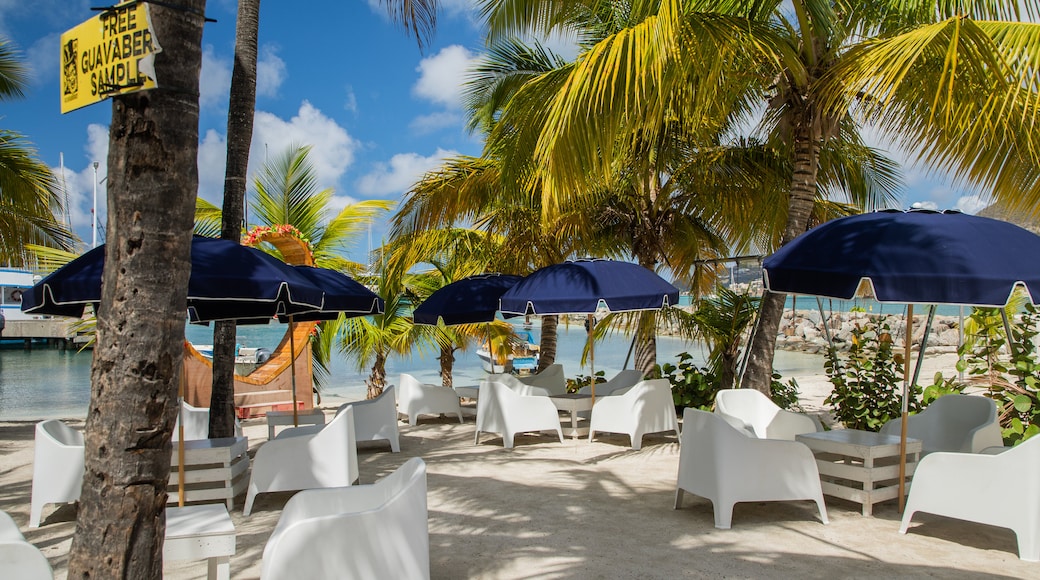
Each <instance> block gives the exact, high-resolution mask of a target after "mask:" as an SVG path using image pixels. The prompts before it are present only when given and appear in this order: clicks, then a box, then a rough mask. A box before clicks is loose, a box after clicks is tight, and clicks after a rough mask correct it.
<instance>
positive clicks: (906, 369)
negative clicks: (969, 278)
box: [899, 304, 914, 513]
mask: <svg viewBox="0 0 1040 580" xmlns="http://www.w3.org/2000/svg"><path fill="white" fill-rule="evenodd" d="M913 336H914V305H913V304H907V305H906V336H905V337H904V338H903V343H904V345H903V347H904V351H905V352H904V354H903V414H902V422H901V423H900V430H899V513H903V508H904V507H905V505H906V497H905V495H904V494H905V493H906V425H907V418H908V415H907V413H908V411H909V409H910V402H909V401H908V400H907V395H908V394H909V393H910V345H911V343H912V342H913Z"/></svg>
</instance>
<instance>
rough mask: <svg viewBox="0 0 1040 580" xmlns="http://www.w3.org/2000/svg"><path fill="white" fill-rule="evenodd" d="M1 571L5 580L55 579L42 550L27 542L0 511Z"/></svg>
mask: <svg viewBox="0 0 1040 580" xmlns="http://www.w3.org/2000/svg"><path fill="white" fill-rule="evenodd" d="M0 571H2V574H3V577H4V578H17V579H18V580H37V579H40V580H42V579H47V580H50V579H51V578H54V571H53V570H52V569H51V564H50V562H48V561H47V558H46V557H44V555H43V554H42V553H41V552H40V550H39V549H38V548H37V547H36V546H34V545H32V544H30V543H29V542H27V541H25V537H24V536H22V532H21V531H20V530H19V529H18V526H17V525H16V524H15V523H14V520H12V519H11V516H9V515H7V512H5V511H3V510H0Z"/></svg>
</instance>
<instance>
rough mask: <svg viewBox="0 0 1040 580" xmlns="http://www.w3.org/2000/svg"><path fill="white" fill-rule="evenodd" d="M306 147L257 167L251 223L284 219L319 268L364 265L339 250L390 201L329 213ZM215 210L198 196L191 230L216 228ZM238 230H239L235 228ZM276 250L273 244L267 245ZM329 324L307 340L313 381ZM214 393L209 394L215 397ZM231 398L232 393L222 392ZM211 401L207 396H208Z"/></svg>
mask: <svg viewBox="0 0 1040 580" xmlns="http://www.w3.org/2000/svg"><path fill="white" fill-rule="evenodd" d="M309 152H310V147H300V146H290V147H289V148H288V149H287V150H286V151H285V152H284V153H283V154H281V155H275V156H273V157H271V159H269V160H268V161H267V162H266V163H265V164H264V165H263V166H262V167H261V168H260V170H259V172H258V175H257V177H256V180H255V182H254V187H255V189H256V198H255V199H254V200H253V202H252V204H251V206H250V208H251V211H252V214H253V215H254V216H255V219H256V221H257V222H258V226H257V227H261V228H262V227H275V226H279V225H283V224H288V225H291V226H293V227H295V228H296V230H297V231H298V232H300V235H301V237H302V238H303V239H304V240H305V241H306V242H307V244H308V246H309V249H310V251H311V253H312V255H313V257H314V263H315V265H316V266H318V267H321V268H329V269H332V270H337V271H340V272H349V273H352V274H355V275H356V274H358V273H359V272H361V271H362V270H363V269H364V266H363V265H362V264H358V263H356V262H353V261H351V260H348V259H347V258H345V257H344V251H345V250H346V249H347V247H348V246H349V245H350V244H351V243H353V242H354V241H355V240H356V239H357V238H358V236H360V235H362V234H363V233H364V232H365V231H366V228H367V227H368V225H369V224H370V223H372V221H373V220H374V219H376V218H377V217H378V216H380V215H382V214H383V213H385V212H387V211H389V210H390V209H391V208H392V207H393V202H391V201H388V200H367V201H362V202H358V203H356V204H351V205H348V206H346V207H344V208H343V209H342V210H341V211H340V212H339V213H338V214H336V215H334V216H332V217H331V218H330V217H329V213H330V210H329V205H330V203H331V201H332V196H333V194H334V191H333V190H332V189H323V190H319V189H318V185H317V174H316V173H315V171H314V167H313V166H312V165H311V163H310V161H309V159H308V155H309ZM221 218H222V216H221V211H220V209H219V208H217V207H216V206H214V205H213V204H211V203H209V202H207V201H205V200H203V199H201V198H199V199H198V201H197V202H196V211H195V233H197V234H201V235H212V234H213V233H215V232H216V231H218V230H219V228H220V224H221V223H222V222H223V220H222V219H221ZM239 235H240V236H241V233H240V234H239ZM267 249H268V250H269V251H271V252H272V253H277V250H274V249H273V248H267ZM328 327H329V325H328V324H327V323H323V324H321V325H319V339H318V340H315V341H313V342H312V344H311V346H312V354H313V356H314V362H315V371H316V372H315V381H316V382H317V384H318V385H319V387H320V386H321V385H322V384H323V381H324V379H325V377H327V376H328V368H329V367H328V365H329V364H330V361H331V351H330V350H329V346H330V345H331V342H330V341H331V337H329V338H327V339H324V340H323V339H321V338H320V337H321V336H322V333H327V332H329V328H328ZM215 396H216V395H214V397H215ZM228 397H229V400H231V399H233V393H231V394H229V395H228ZM211 401H212V399H211Z"/></svg>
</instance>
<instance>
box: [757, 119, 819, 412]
mask: <svg viewBox="0 0 1040 580" xmlns="http://www.w3.org/2000/svg"><path fill="white" fill-rule="evenodd" d="M813 126H814V124H813V121H812V114H811V113H810V112H806V113H804V114H803V115H802V116H801V117H800V118H799V122H797V123H796V124H795V137H794V177H793V179H792V181H791V198H790V200H788V206H787V226H786V228H785V229H784V237H783V239H782V240H781V244H786V243H787V242H790V241H791V240H793V239H795V238H796V237H798V235H799V234H801V233H803V232H805V229H806V228H807V227H808V225H809V216H810V215H811V214H812V209H813V202H814V201H815V199H816V173H817V168H818V167H819V157H820V144H819V139H818V138H817V136H816V132H815V131H814V130H813ZM785 299H786V295H784V294H774V293H772V292H766V294H765V295H764V296H763V297H762V304H761V306H760V307H759V308H760V310H759V315H758V323H757V325H756V328H755V335H754V336H755V337H754V340H753V341H752V343H751V352H750V353H749V355H748V365H747V369H745V371H744V381H743V386H745V387H750V388H754V389H758V390H759V391H762V392H763V393H765V394H767V395H768V394H769V390H770V386H769V385H770V382H771V379H772V376H773V351H774V350H775V349H776V333H777V331H778V330H779V329H780V319H781V317H782V315H783V312H784V300H785Z"/></svg>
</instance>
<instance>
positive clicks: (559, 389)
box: [518, 363, 567, 395]
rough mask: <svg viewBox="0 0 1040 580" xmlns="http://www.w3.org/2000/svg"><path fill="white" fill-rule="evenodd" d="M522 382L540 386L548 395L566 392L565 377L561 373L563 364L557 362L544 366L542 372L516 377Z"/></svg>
mask: <svg viewBox="0 0 1040 580" xmlns="http://www.w3.org/2000/svg"><path fill="white" fill-rule="evenodd" d="M518 380H519V381H520V382H522V383H524V384H527V385H531V386H533V387H542V388H543V389H545V390H547V391H549V394H550V395H562V394H564V393H566V392H567V377H566V376H564V374H563V365H562V364H559V363H554V364H551V365H549V366H547V367H545V370H543V371H542V372H540V373H538V374H536V375H531V376H527V377H518Z"/></svg>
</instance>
